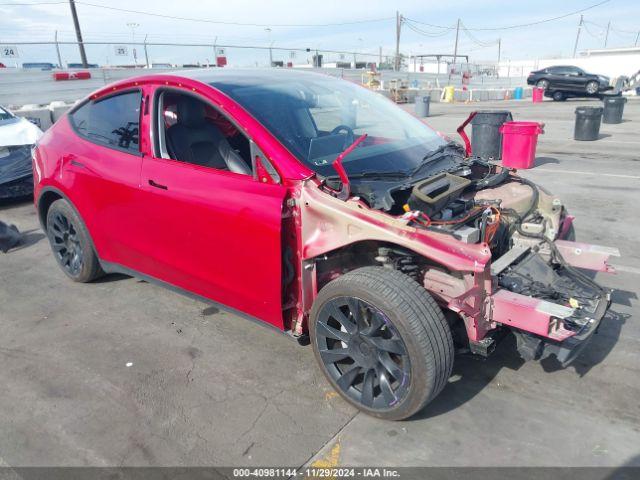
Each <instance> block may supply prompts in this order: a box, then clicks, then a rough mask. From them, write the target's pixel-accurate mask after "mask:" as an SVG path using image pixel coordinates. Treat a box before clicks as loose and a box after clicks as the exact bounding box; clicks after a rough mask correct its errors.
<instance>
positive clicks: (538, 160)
mask: <svg viewBox="0 0 640 480" xmlns="http://www.w3.org/2000/svg"><path fill="white" fill-rule="evenodd" d="M547 163H556V164H558V163H560V160H558V159H557V158H555V157H536V159H535V166H536V167H539V166H540V165H546V164H547Z"/></svg>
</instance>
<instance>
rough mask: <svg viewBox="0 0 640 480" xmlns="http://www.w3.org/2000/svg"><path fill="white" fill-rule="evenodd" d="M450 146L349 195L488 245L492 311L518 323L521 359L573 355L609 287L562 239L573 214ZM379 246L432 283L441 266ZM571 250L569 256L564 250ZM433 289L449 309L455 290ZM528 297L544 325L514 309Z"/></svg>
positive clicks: (396, 263)
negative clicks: (418, 166)
mask: <svg viewBox="0 0 640 480" xmlns="http://www.w3.org/2000/svg"><path fill="white" fill-rule="evenodd" d="M452 153H453V155H451V154H450V155H443V156H441V157H439V158H437V159H434V161H432V162H430V163H429V164H425V167H428V168H424V169H423V170H425V171H424V172H423V173H422V175H415V176H410V177H407V178H406V179H397V180H395V179H390V178H384V177H382V176H381V177H379V178H367V176H366V175H365V176H363V177H360V178H354V179H353V181H352V182H351V185H350V186H351V194H352V195H353V196H357V197H359V199H360V200H361V201H364V202H365V203H367V204H368V205H369V206H370V207H371V208H374V209H378V210H382V211H385V212H386V213H388V214H391V215H393V216H395V217H398V218H402V219H404V220H405V221H406V222H407V223H408V224H409V225H411V226H413V227H415V228H417V229H420V230H427V231H433V232H437V233H441V234H446V235H450V236H451V237H452V239H455V240H457V241H460V242H464V243H467V244H486V245H487V246H488V247H489V249H490V252H491V278H492V282H493V283H494V288H495V289H496V291H499V292H500V293H499V294H498V295H494V297H493V298H494V307H493V308H494V311H493V312H492V313H491V314H492V315H493V318H494V319H498V320H496V321H497V322H499V323H502V324H505V325H509V326H511V327H512V330H513V331H514V332H515V333H516V336H517V338H518V345H519V350H520V352H521V354H522V355H523V357H525V358H529V359H533V358H538V359H539V358H542V357H543V356H547V355H549V354H555V355H556V356H557V357H558V359H559V360H560V361H561V362H562V363H568V362H569V361H571V360H572V359H573V358H574V357H575V355H577V353H576V352H577V351H578V349H576V348H569V349H567V348H565V347H563V345H565V346H566V345H567V342H566V340H567V339H568V338H569V337H575V340H578V339H579V338H580V336H581V335H586V334H587V332H588V333H589V335H590V334H591V333H593V330H595V328H597V324H598V323H599V321H600V319H601V318H602V316H603V315H604V312H605V311H606V308H607V307H608V304H609V293H610V292H609V291H607V290H605V289H603V288H602V287H600V286H599V285H598V284H597V283H596V282H595V281H593V280H592V279H591V278H590V277H588V276H587V275H585V273H583V272H582V271H581V270H579V269H578V268H576V267H584V268H591V267H590V266H589V265H587V264H584V263H581V262H580V259H579V255H580V252H579V251H578V250H579V248H576V247H574V245H584V244H574V243H573V242H563V241H562V239H565V238H570V237H572V236H573V232H572V227H571V221H572V217H570V216H569V215H567V212H566V210H565V208H564V206H563V204H562V202H561V200H560V199H559V198H558V197H555V196H553V195H552V194H550V193H549V192H547V191H545V190H543V189H542V188H541V187H539V186H537V185H536V184H534V183H533V182H530V181H529V180H527V179H525V178H522V177H520V176H518V175H517V174H516V172H515V171H514V170H510V169H507V168H503V167H501V166H499V165H495V164H491V163H488V162H485V161H483V160H480V159H475V158H471V159H464V157H463V155H458V153H459V152H458V151H456V150H454V151H453V152H452ZM597 248H600V249H604V248H605V247H597ZM381 250H384V252H381V253H379V255H378V257H376V260H377V261H379V262H381V263H383V264H386V265H389V266H390V268H396V269H400V270H401V271H403V272H405V273H407V274H409V275H410V276H412V277H414V278H415V279H416V280H417V281H419V282H420V281H424V283H425V286H427V288H428V289H430V288H429V286H430V285H432V282H433V281H434V279H435V277H434V275H436V273H437V272H435V273H434V270H429V266H424V265H423V266H420V265H418V264H416V261H415V258H411V257H410V256H409V257H407V256H403V255H401V254H400V255H399V254H398V252H395V253H394V252H393V251H392V250H390V251H387V250H389V249H381ZM609 250H610V251H607V252H606V253H608V254H612V255H615V254H616V253H615V249H609ZM576 252H577V255H575V253H576ZM568 254H570V255H571V258H570V259H569V260H570V261H567V260H565V258H564V255H568ZM452 278H453V277H452ZM435 281H436V283H437V282H438V281H439V280H435ZM430 290H432V289H430ZM509 292H511V294H510V293H509ZM432 293H434V296H436V298H440V300H441V301H442V302H443V303H444V304H447V305H448V306H449V307H451V301H452V298H451V297H450V296H449V297H447V296H446V295H445V296H442V295H440V296H439V294H438V291H434V290H432ZM507 295H511V296H510V297H508V296H507ZM523 299H524V300H526V299H529V300H535V301H536V302H538V303H535V304H529V305H528V306H527V308H533V310H534V311H536V312H537V313H540V312H543V313H544V315H542V316H541V318H540V322H539V325H538V326H537V327H533V328H530V326H531V325H533V324H534V323H535V322H531V323H527V322H528V320H523V319H521V318H516V317H514V312H517V310H518V308H519V307H520V306H521V305H519V302H520V303H521V302H523ZM523 313H525V314H526V311H525V312H523ZM536 328H537V330H536ZM554 343H555V345H554Z"/></svg>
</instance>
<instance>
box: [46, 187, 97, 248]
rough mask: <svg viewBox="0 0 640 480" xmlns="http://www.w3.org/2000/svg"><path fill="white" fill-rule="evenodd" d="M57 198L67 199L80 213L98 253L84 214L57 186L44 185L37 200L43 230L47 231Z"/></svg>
mask: <svg viewBox="0 0 640 480" xmlns="http://www.w3.org/2000/svg"><path fill="white" fill-rule="evenodd" d="M56 200H66V201H67V202H68V203H69V205H71V208H72V209H73V210H74V211H75V212H76V215H78V218H80V221H81V222H82V223H83V225H84V228H85V229H86V231H87V235H88V237H89V242H90V243H91V248H93V251H94V252H96V255H97V254H98V250H97V249H96V245H95V242H94V241H93V236H92V234H91V231H90V230H89V227H88V226H87V222H86V221H85V219H84V218H83V217H82V215H81V214H80V211H79V210H78V208H77V207H76V206H75V204H74V203H73V201H72V200H71V199H70V198H69V197H68V196H67V195H66V194H65V193H64V192H63V191H62V190H60V189H58V188H56V187H44V188H43V189H42V190H41V192H40V194H39V195H38V199H37V202H36V210H37V212H38V220H39V221H40V226H41V228H42V230H43V231H44V232H45V233H46V232H47V214H48V213H49V208H50V207H51V205H52V204H53V202H55V201H56Z"/></svg>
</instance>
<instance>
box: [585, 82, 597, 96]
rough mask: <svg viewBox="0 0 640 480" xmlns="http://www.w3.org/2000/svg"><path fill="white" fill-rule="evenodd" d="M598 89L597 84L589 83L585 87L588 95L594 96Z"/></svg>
mask: <svg viewBox="0 0 640 480" xmlns="http://www.w3.org/2000/svg"><path fill="white" fill-rule="evenodd" d="M598 88H599V85H598V82H589V83H587V86H586V87H585V89H586V90H587V93H588V94H589V95H595V94H596V93H598Z"/></svg>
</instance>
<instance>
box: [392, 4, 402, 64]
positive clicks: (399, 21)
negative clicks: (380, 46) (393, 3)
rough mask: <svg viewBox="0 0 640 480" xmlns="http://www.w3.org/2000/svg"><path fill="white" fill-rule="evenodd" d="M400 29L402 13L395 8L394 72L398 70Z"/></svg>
mask: <svg viewBox="0 0 640 480" xmlns="http://www.w3.org/2000/svg"><path fill="white" fill-rule="evenodd" d="M401 29H402V15H400V12H399V11H397V10H396V58H395V62H394V65H393V67H394V68H393V69H394V70H395V71H396V72H399V71H400V65H401V63H402V62H400V30H401Z"/></svg>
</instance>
